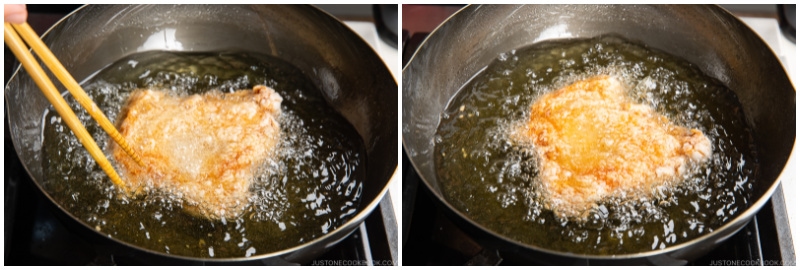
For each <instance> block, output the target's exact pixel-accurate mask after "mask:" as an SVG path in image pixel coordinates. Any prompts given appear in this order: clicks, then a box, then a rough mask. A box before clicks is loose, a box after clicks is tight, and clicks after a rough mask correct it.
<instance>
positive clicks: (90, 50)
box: [5, 5, 398, 264]
mask: <svg viewBox="0 0 800 270" xmlns="http://www.w3.org/2000/svg"><path fill="white" fill-rule="evenodd" d="M164 28H172V29H175V33H176V34H175V35H174V36H172V37H167V36H164V39H163V40H164V42H148V40H147V39H148V38H149V37H151V36H153V35H156V34H159V31H161V30H160V29H164ZM161 35H164V34H163V33H161ZM43 40H44V42H45V43H46V44H47V45H48V46H49V47H50V48H51V49H52V50H53V53H54V54H55V55H56V57H58V58H59V59H60V60H61V62H62V63H63V64H64V66H65V67H66V68H67V69H68V70H69V72H70V73H71V74H72V75H73V76H74V77H75V78H76V80H78V81H82V80H84V79H85V78H87V77H88V76H90V75H92V74H93V73H94V72H96V71H97V70H100V69H102V68H103V67H104V66H107V65H109V64H111V63H113V62H114V61H116V60H117V59H120V58H123V57H125V56H127V55H130V54H133V53H137V52H141V51H148V50H167V51H191V52H206V51H221V50H238V51H248V52H255V53H262V54H266V55H270V56H274V57H277V58H280V59H282V60H285V61H287V62H289V63H292V64H293V65H294V66H295V67H297V68H299V69H300V70H302V71H303V73H304V74H307V76H308V77H309V78H310V80H312V83H313V84H314V85H315V86H316V87H317V88H318V89H320V91H322V94H323V96H324V97H325V99H326V101H327V102H328V104H330V106H331V107H333V108H334V109H336V110H337V111H338V112H339V113H340V114H341V115H342V116H344V117H345V118H346V119H347V121H349V122H350V124H351V125H352V126H353V127H354V128H355V130H356V131H357V132H358V134H359V135H360V136H361V138H362V140H363V142H364V144H365V149H366V155H367V157H366V163H367V169H366V179H364V181H363V190H362V197H361V198H362V199H361V204H360V205H359V208H358V212H357V214H356V215H355V216H354V217H353V218H352V219H351V220H349V221H347V222H346V223H345V224H343V225H341V226H340V227H339V228H337V229H336V230H333V231H331V232H329V233H328V234H326V235H324V236H321V237H319V238H317V239H314V240H312V241H309V242H306V243H304V244H302V245H298V246H295V247H293V248H289V249H285V250H281V251H277V252H272V253H268V254H259V255H254V256H251V257H246V258H245V257H240V258H192V257H185V256H176V255H171V254H166V253H161V252H157V251H151V250H147V249H143V248H140V247H137V246H135V245H132V244H129V243H125V242H122V241H120V240H117V239H111V240H109V241H113V242H115V243H116V244H118V245H121V246H123V247H125V248H128V249H131V250H134V251H136V252H139V253H141V254H145V255H147V256H153V257H154V258H161V259H167V260H171V259H172V260H173V261H177V262H187V261H188V262H201V263H242V264H249V263H257V264H282V263H303V262H307V261H309V260H311V259H313V258H315V257H318V256H319V255H321V254H323V253H324V252H325V251H326V250H327V249H328V248H329V247H331V246H333V245H334V244H336V243H337V242H339V241H341V240H342V239H344V238H345V237H347V236H348V235H349V234H350V233H352V232H353V231H354V230H355V229H356V228H357V227H358V226H359V225H360V224H361V222H362V221H364V219H365V218H366V217H367V216H368V215H369V214H370V212H371V211H372V210H373V209H374V208H375V207H376V205H377V204H378V203H379V202H380V200H381V198H382V197H383V195H384V194H385V192H386V191H387V189H388V183H389V180H390V179H391V178H392V176H393V174H394V173H395V171H396V168H397V148H398V147H397V139H396V138H397V125H396V123H397V110H396V109H395V108H397V83H396V82H395V80H394V79H393V77H392V75H391V74H390V72H389V70H388V69H387V67H386V65H385V64H384V63H383V62H382V61H381V59H380V58H379V57H378V56H377V54H376V53H375V52H374V51H373V50H372V49H371V48H370V47H369V45H368V44H367V43H366V42H364V41H363V40H362V39H361V38H360V37H358V35H357V34H355V33H354V32H352V31H351V30H350V29H349V28H348V27H347V26H346V25H344V24H343V23H342V22H340V21H338V20H336V19H335V18H334V17H332V16H331V15H329V14H327V13H325V12H323V11H321V10H319V9H317V8H314V7H311V6H294V5H293V6H279V5H236V6H228V5H185V6H184V5H179V6H173V5H144V6H129V5H100V6H94V5H90V6H84V7H82V8H80V9H78V10H76V11H75V12H73V13H71V14H69V15H68V16H66V17H65V18H64V19H62V20H61V21H60V22H58V23H57V24H56V25H55V26H53V27H52V28H51V29H50V30H49V31H48V32H47V33H45V35H44V37H43ZM156 40H162V39H156ZM177 44H180V46H176V45H177ZM5 100H6V105H7V108H8V114H9V115H8V116H9V117H8V118H9V127H10V133H11V137H12V140H13V142H14V148H15V150H16V152H17V153H18V155H19V157H20V160H21V162H22V164H23V165H24V167H25V169H26V171H27V172H28V174H29V175H30V177H31V179H33V181H34V182H35V184H36V185H37V186H38V187H39V189H40V190H42V192H43V193H44V195H45V196H46V197H47V198H48V199H49V200H50V201H51V202H54V201H53V197H52V196H51V194H48V193H47V192H46V191H45V189H43V188H42V186H43V185H42V183H43V182H44V181H46V179H43V177H44V176H43V168H42V166H43V165H42V164H43V162H42V160H41V159H42V154H41V149H42V141H43V140H42V125H43V124H44V123H43V119H42V115H43V112H44V111H45V110H46V108H47V107H49V106H50V104H49V103H48V102H47V100H46V99H45V98H44V96H43V95H42V94H41V93H40V91H39V90H38V89H36V86H35V85H34V83H33V81H32V80H31V79H30V77H29V76H28V74H27V73H26V72H25V71H24V70H22V69H18V70H17V71H16V73H15V74H14V75H13V77H12V78H11V79H10V81H9V83H8V85H6V89H5ZM54 203H55V202H54ZM58 208H59V209H60V210H61V212H63V214H64V216H66V217H67V219H69V220H71V222H73V223H74V224H77V225H76V226H77V227H79V228H81V229H83V230H85V231H91V232H90V234H94V236H97V237H100V238H105V236H102V235H100V234H99V233H97V231H94V229H92V228H91V227H90V226H89V225H87V224H86V223H84V222H83V221H81V220H78V219H77V218H75V217H74V216H73V215H72V214H70V213H69V212H67V211H66V210H65V208H63V207H61V206H58Z"/></svg>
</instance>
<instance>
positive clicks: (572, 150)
mask: <svg viewBox="0 0 800 270" xmlns="http://www.w3.org/2000/svg"><path fill="white" fill-rule="evenodd" d="M520 133H521V134H523V137H525V139H526V140H530V141H531V142H532V143H533V145H535V146H536V149H537V152H538V153H539V156H540V160H541V170H540V175H539V179H540V182H539V185H538V188H540V189H542V192H540V194H541V195H542V197H543V198H544V204H545V206H546V207H547V208H550V209H551V210H553V211H554V212H556V213H557V214H558V215H560V216H567V217H579V216H582V215H584V214H586V213H587V210H588V209H591V208H592V207H594V206H595V205H596V203H598V202H600V201H602V200H605V199H608V198H609V197H611V196H615V194H629V195H631V194H637V195H634V196H651V195H652V192H651V190H652V188H654V187H656V186H668V187H669V186H673V185H675V184H678V183H679V181H680V179H681V178H682V177H681V175H682V174H683V173H684V172H685V170H686V168H687V166H688V165H689V164H690V163H697V162H703V161H705V160H706V159H708V157H709V156H710V154H711V143H710V141H709V140H708V138H706V137H705V136H704V135H703V133H702V132H701V131H699V130H696V129H691V130H690V129H687V128H684V127H680V126H676V125H674V124H672V123H670V121H669V119H667V118H666V117H664V116H662V115H659V114H658V113H656V112H655V111H654V110H653V109H651V108H650V107H647V106H645V105H642V104H636V103H633V102H631V101H629V100H628V98H627V97H626V96H625V89H624V88H623V87H622V85H621V84H620V82H618V81H617V80H616V79H615V78H613V77H609V76H597V77H592V78H589V79H586V80H582V81H578V82H575V83H573V84H571V85H568V86H566V87H564V88H562V89H559V90H556V91H554V92H551V93H548V94H546V95H544V96H542V97H541V98H539V99H538V100H537V101H536V102H534V104H533V105H532V106H531V116H530V120H529V121H528V123H527V125H525V126H524V127H523V128H522V130H521V132H520Z"/></svg>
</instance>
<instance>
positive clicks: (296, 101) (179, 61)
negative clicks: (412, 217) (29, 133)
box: [42, 52, 366, 258]
mask: <svg viewBox="0 0 800 270" xmlns="http://www.w3.org/2000/svg"><path fill="white" fill-rule="evenodd" d="M258 84H263V85H267V86H269V87H271V88H273V89H275V91H276V92H278V93H279V94H280V95H281V96H282V97H283V102H282V104H281V109H282V114H281V116H280V117H279V119H278V121H279V123H280V126H281V133H282V135H281V136H282V137H281V139H280V142H279V144H278V147H277V149H276V154H275V155H273V157H272V158H270V159H269V160H267V161H265V162H264V163H263V164H262V165H261V166H259V168H258V169H257V174H256V175H257V177H256V179H254V180H253V181H252V186H251V196H250V198H249V200H250V205H249V207H248V209H247V210H246V211H245V213H244V214H243V215H242V216H240V217H238V218H236V219H234V220H226V219H221V220H208V219H205V218H201V217H196V216H193V215H191V214H189V213H186V211H183V210H182V202H181V198H179V197H177V196H176V195H175V194H171V193H166V192H153V193H149V194H147V195H145V196H144V197H140V198H136V199H129V198H125V197H124V196H120V192H119V191H118V190H117V188H116V187H115V186H114V185H113V184H111V182H110V180H109V179H108V177H107V176H106V175H105V174H104V173H103V171H102V170H101V169H100V168H99V167H98V166H96V164H95V161H94V160H93V159H92V158H91V156H89V154H88V153H87V152H86V150H84V149H83V148H82V146H81V145H80V143H79V142H78V140H77V139H76V138H75V137H74V136H73V135H72V134H71V133H70V130H69V128H67V127H66V126H65V125H64V124H63V123H62V122H61V118H60V117H59V116H58V114H57V113H56V112H54V111H52V110H48V111H47V112H45V115H44V117H45V121H46V124H45V127H44V130H43V132H44V145H45V147H44V149H43V153H44V156H45V157H46V158H45V159H44V163H45V164H44V166H43V167H44V168H46V169H45V170H46V171H45V176H46V179H45V180H44V181H43V183H42V185H43V186H44V187H45V189H46V190H47V191H48V192H49V193H50V195H51V196H52V197H53V198H54V199H55V201H56V202H57V203H59V204H60V205H61V206H63V207H64V208H66V209H67V210H68V211H69V212H70V213H72V214H73V215H74V216H76V217H77V218H78V219H80V220H82V221H83V222H85V223H87V224H89V225H90V226H91V227H94V228H95V229H96V230H97V231H99V232H101V233H102V234H105V235H107V236H109V237H112V238H117V239H119V240H122V241H125V242H128V243H131V244H133V245H136V246H139V247H143V248H147V249H151V250H154V251H159V252H164V253H169V254H177V255H183V256H191V257H214V258H224V257H249V256H253V255H258V254H264V253H269V252H274V251H279V250H283V249H286V248H290V247H294V246H297V245H299V244H302V243H305V242H309V241H311V240H313V239H315V238H317V237H320V236H322V235H324V234H326V233H328V232H330V231H333V230H334V229H336V228H337V227H338V226H340V225H342V224H344V223H345V222H346V221H347V220H348V219H350V218H351V217H352V216H354V215H355V214H356V212H357V209H358V205H359V202H360V198H361V190H362V181H363V179H364V173H365V169H366V168H365V162H364V158H365V151H364V147H363V142H362V141H361V138H360V136H359V135H358V133H356V131H355V129H354V128H353V127H352V126H351V125H350V124H349V123H348V122H347V120H345V119H344V118H343V117H341V116H340V115H339V114H338V113H336V112H335V111H334V110H333V109H332V108H330V107H329V106H328V105H327V103H326V101H325V99H324V98H323V97H322V95H321V93H320V92H319V90H317V89H316V88H315V87H314V86H313V85H312V84H311V83H310V81H309V79H308V78H307V77H306V75H304V74H303V73H302V72H301V71H300V70H299V69H297V68H295V67H293V66H291V65H290V64H288V63H286V62H284V61H282V60H280V59H276V58H273V57H269V56H266V55H259V54H253V53H237V52H215V53H178V52H145V53H139V54H135V55H131V56H129V57H126V58H124V59H121V60H119V61H117V62H115V63H114V64H112V65H110V66H108V67H106V68H104V69H103V70H101V71H99V72H98V73H96V74H95V75H94V76H93V77H92V78H90V79H89V80H87V81H86V82H84V83H83V87H84V89H85V90H86V92H87V93H88V94H89V96H90V97H92V99H93V100H94V101H95V102H96V103H97V105H98V107H100V109H101V110H103V112H104V113H105V114H106V116H108V118H109V119H116V118H117V116H118V115H119V112H120V111H121V109H122V107H123V106H124V105H125V102H126V100H127V99H128V97H129V96H130V93H131V92H132V91H133V90H135V89H137V88H149V89H159V90H164V91H168V92H169V93H170V94H173V95H176V96H184V95H190V94H199V93H203V92H206V91H210V90H213V89H217V90H220V91H222V92H226V93H229V92H233V91H235V90H238V89H250V88H252V87H253V86H254V85H258ZM65 98H66V99H67V101H68V103H69V104H70V106H71V107H72V109H73V110H74V111H75V112H76V113H77V114H78V117H79V118H80V119H81V121H82V122H83V123H84V124H85V125H86V127H87V130H89V132H90V133H91V134H92V136H93V137H94V139H95V140H96V141H97V142H98V144H99V145H100V146H101V147H102V148H103V149H104V150H105V152H106V156H111V155H110V144H111V143H114V142H113V141H112V140H109V137H108V135H106V133H105V132H104V131H102V129H101V128H100V127H99V126H98V125H97V124H96V123H95V122H94V121H93V120H91V118H90V116H89V115H88V114H87V113H86V112H85V110H83V109H81V108H80V106H79V105H78V103H77V101H75V100H74V98H72V97H71V96H70V95H66V96H65ZM112 163H113V161H112ZM117 168H118V167H117ZM117 171H120V170H119V169H117Z"/></svg>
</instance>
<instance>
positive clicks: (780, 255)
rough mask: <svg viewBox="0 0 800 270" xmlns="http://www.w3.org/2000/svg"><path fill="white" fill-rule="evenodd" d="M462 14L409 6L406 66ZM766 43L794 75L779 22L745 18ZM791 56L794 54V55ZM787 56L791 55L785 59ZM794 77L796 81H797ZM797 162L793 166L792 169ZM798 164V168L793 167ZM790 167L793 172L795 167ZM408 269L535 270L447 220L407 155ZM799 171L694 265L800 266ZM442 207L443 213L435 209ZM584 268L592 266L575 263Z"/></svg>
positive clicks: (447, 8)
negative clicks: (517, 268)
mask: <svg viewBox="0 0 800 270" xmlns="http://www.w3.org/2000/svg"><path fill="white" fill-rule="evenodd" d="M459 8H460V6H455V5H443V6H437V5H404V7H403V36H402V37H403V52H402V61H403V62H402V63H403V66H405V65H406V63H407V62H408V60H409V58H410V57H411V56H412V55H413V53H414V51H415V50H416V48H417V47H418V46H419V45H420V44H421V43H422V42H423V41H424V39H425V37H426V36H427V35H428V34H429V32H430V31H432V30H433V29H434V28H435V27H436V26H437V25H438V24H439V23H441V22H443V21H444V20H445V19H446V18H448V17H449V16H450V14H452V13H454V12H455V11H457V10H458V9H459ZM740 18H741V19H742V20H743V21H744V22H745V23H746V24H748V25H749V26H750V27H751V28H753V29H754V31H756V32H757V33H759V35H761V36H762V38H764V39H765V42H767V43H768V44H769V45H770V46H771V47H772V48H773V50H775V51H776V54H778V56H779V57H780V58H781V61H782V62H783V63H784V66H786V67H787V70H788V71H789V73H790V74H794V73H793V72H794V55H795V54H794V48H795V47H794V46H795V45H794V43H793V42H789V41H788V39H786V40H784V39H782V38H783V36H782V35H780V33H781V31H780V29H779V28H778V22H777V20H776V19H765V18H742V17H740ZM779 35H780V36H779ZM789 50H791V51H789ZM781 51H787V52H788V53H785V54H781V53H780V52H781ZM791 76H794V75H791ZM791 162H792V161H790V163H791ZM791 164H794V163H791ZM791 164H789V165H787V168H788V167H792V165H791ZM402 166H403V234H402V235H403V239H402V243H403V245H402V247H403V251H402V252H403V259H404V260H403V264H404V265H529V264H532V263H533V264H536V262H535V261H531V260H519V259H515V258H513V257H512V256H510V255H511V254H503V253H502V252H500V251H497V250H495V249H492V248H489V247H483V246H481V245H480V244H478V243H477V242H476V241H475V240H474V239H472V237H471V236H469V235H468V234H466V233H464V232H463V231H462V230H461V229H460V228H458V227H457V226H456V225H455V224H454V223H453V222H452V221H450V220H449V219H448V218H447V217H446V216H445V211H447V210H442V209H439V208H437V207H441V205H440V203H438V202H437V201H436V200H438V199H436V197H434V196H433V194H431V192H430V191H429V190H428V189H427V187H425V185H424V184H423V183H422V182H421V181H422V180H420V178H419V175H418V174H417V173H416V172H415V171H414V168H413V166H412V165H411V164H410V161H409V160H408V158H407V157H406V153H405V152H403V158H402ZM794 170H795V168H789V169H787V173H785V174H784V178H783V181H784V183H786V181H787V180H788V181H789V182H788V185H789V187H790V188H789V189H787V191H786V192H788V193H787V194H788V196H789V198H785V197H784V188H783V187H782V186H779V187H778V189H777V190H776V192H775V194H774V195H773V197H772V198H771V200H770V201H769V202H767V204H766V205H765V206H764V207H763V208H762V210H761V211H760V212H759V213H758V214H756V215H755V216H754V217H753V218H752V219H751V221H750V222H749V223H748V224H747V226H745V227H744V228H743V229H742V230H741V231H739V232H738V233H736V234H735V235H733V236H731V237H730V238H729V239H727V240H726V241H725V242H723V243H721V244H720V245H719V247H717V248H716V249H714V250H712V251H710V252H709V253H708V254H706V255H704V256H702V257H700V258H699V259H697V260H695V261H692V262H688V263H687V264H688V265H720V266H721V265H795V264H796V261H795V254H794V245H793V243H792V234H791V228H790V226H789V224H790V223H789V219H790V215H789V214H787V208H792V209H789V211H790V212H791V211H793V205H787V202H786V201H787V200H788V201H789V202H790V203H794V197H793V194H795V189H794V187H795V186H796V185H795V184H794V181H795V178H794V176H795V175H796V174H795V173H794ZM433 205H436V206H437V207H432V206H433ZM575 263H576V264H578V265H581V264H584V265H585V264H588V262H580V261H577V262H575Z"/></svg>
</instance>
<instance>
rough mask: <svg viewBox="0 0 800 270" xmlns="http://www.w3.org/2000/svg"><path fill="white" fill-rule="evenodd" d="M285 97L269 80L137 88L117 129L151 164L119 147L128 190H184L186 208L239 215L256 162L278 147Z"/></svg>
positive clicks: (208, 214)
mask: <svg viewBox="0 0 800 270" xmlns="http://www.w3.org/2000/svg"><path fill="white" fill-rule="evenodd" d="M281 101H282V98H281V97H280V95H278V94H277V93H276V92H275V91H274V90H272V89H271V88H269V87H266V86H263V85H258V86H256V87H253V89H252V90H239V91H236V92H234V93H230V94H223V93H221V92H219V91H212V92H209V93H205V94H202V95H191V96H184V97H177V96H172V95H170V94H168V93H165V92H162V91H153V90H137V91H135V92H134V93H132V94H131V97H130V99H129V100H128V104H127V106H126V108H125V110H124V111H123V112H122V114H121V117H120V121H119V125H118V126H119V130H120V133H121V134H122V136H123V137H125V139H126V140H127V141H128V143H129V144H130V145H131V146H132V147H133V149H134V151H135V152H136V153H138V155H139V156H140V157H141V159H142V162H143V163H144V164H145V166H144V167H142V166H139V165H138V164H136V162H134V160H133V159H131V158H130V157H129V156H127V154H126V153H125V152H124V151H123V150H122V149H121V148H120V147H117V146H116V145H114V147H113V149H112V155H113V157H114V159H115V160H116V161H117V163H118V165H119V166H120V167H121V168H122V169H123V170H122V171H123V178H124V181H125V182H126V185H127V186H126V187H125V189H124V190H126V192H127V193H128V195H130V196H137V195H141V194H144V193H146V192H152V191H158V192H165V193H170V194H174V195H178V196H179V197H181V198H182V199H183V204H184V207H185V208H186V209H187V210H189V211H190V212H191V213H193V214H195V215H199V216H203V217H207V218H210V219H220V218H232V217H236V216H238V215H241V213H242V212H243V211H244V210H245V208H246V207H247V205H248V204H249V201H248V198H249V195H250V190H249V189H250V183H251V182H252V180H253V178H254V177H255V175H254V173H255V171H256V169H257V167H258V166H259V165H261V164H262V163H263V162H264V161H265V160H266V159H267V158H268V157H269V156H270V155H272V153H273V152H274V149H275V148H276V147H277V144H278V140H279V138H280V127H279V123H278V116H279V115H280V113H281V108H280V103H281Z"/></svg>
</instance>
